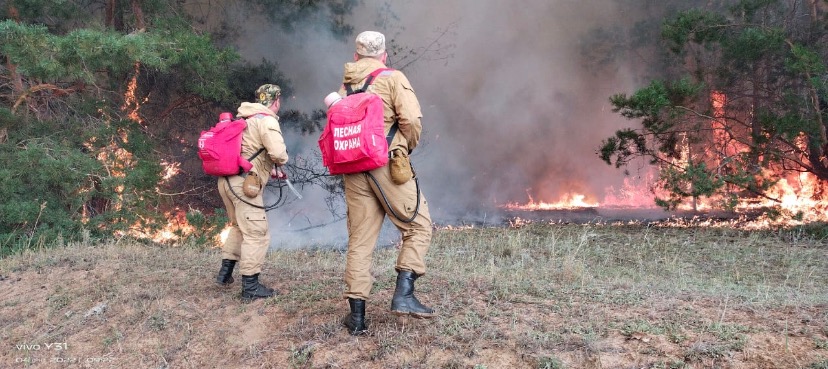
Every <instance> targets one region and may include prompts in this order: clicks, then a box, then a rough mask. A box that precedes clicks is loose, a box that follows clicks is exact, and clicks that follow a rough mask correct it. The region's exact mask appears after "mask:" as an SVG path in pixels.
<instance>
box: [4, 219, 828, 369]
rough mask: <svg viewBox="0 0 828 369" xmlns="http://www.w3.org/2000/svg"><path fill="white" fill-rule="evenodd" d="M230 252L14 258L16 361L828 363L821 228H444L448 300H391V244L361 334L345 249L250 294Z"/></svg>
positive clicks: (317, 257)
mask: <svg viewBox="0 0 828 369" xmlns="http://www.w3.org/2000/svg"><path fill="white" fill-rule="evenodd" d="M218 258H219V256H218V253H217V251H216V250H213V249H205V248H201V247H196V246H190V247H178V248H171V247H152V246H146V245H141V244H136V243H126V242H121V243H106V244H98V245H81V244H73V245H69V246H67V247H63V248H58V249H52V250H43V251H35V252H27V253H24V254H20V255H15V256H11V257H7V258H5V259H3V260H0V275H2V277H0V285H2V292H0V295H1V296H2V303H1V304H0V332H2V333H0V337H2V341H3V342H6V343H7V345H6V348H4V349H3V350H2V351H0V367H22V366H25V365H26V364H27V363H31V367H55V366H59V365H60V363H62V362H66V361H67V360H75V362H76V363H80V365H77V366H81V367H90V368H95V367H169V368H204V367H222V368H224V367H226V368H242V367H272V368H353V367H361V368H475V369H478V368H489V369H491V368H632V367H635V368H710V367H718V368H824V367H826V365H828V309H827V308H828V241H826V238H825V237H824V236H819V233H816V232H813V230H809V231H805V230H803V229H801V228H798V229H797V230H786V231H749V230H740V229H733V228H727V227H717V228H713V227H660V226H653V225H644V224H631V225H630V224H628V225H599V224H585V225H561V224H553V225H549V224H538V223H525V224H521V225H520V226H514V227H509V228H504V227H493V228H475V227H461V228H444V229H438V230H436V231H435V235H434V242H433V246H432V249H431V250H430V252H429V254H428V258H427V262H428V264H429V267H430V270H429V274H428V275H427V276H425V277H423V278H422V279H421V280H420V282H419V283H418V285H417V288H418V295H419V296H420V299H421V300H423V301H425V302H426V303H428V304H430V305H432V307H434V308H436V309H437V310H438V312H439V313H440V315H439V316H438V317H437V318H435V319H433V320H430V321H418V320H409V319H405V318H397V317H395V316H394V315H392V314H390V313H389V311H388V304H389V302H390V297H391V294H392V293H393V291H392V289H393V283H394V273H393V271H392V267H393V263H394V260H395V258H396V250H394V248H393V247H387V248H381V249H378V250H377V251H376V253H375V262H374V269H373V271H374V275H375V278H376V285H375V291H374V295H373V298H372V300H370V301H369V305H368V317H369V324H370V329H371V332H372V333H371V335H370V336H367V337H359V338H355V337H351V336H349V335H347V334H346V333H345V330H344V329H343V328H342V327H341V326H340V323H339V319H340V317H341V316H342V315H343V314H344V313H345V312H346V309H347V304H346V303H345V301H344V300H343V299H342V298H341V292H342V282H341V276H342V272H343V268H344V255H343V254H342V253H341V251H337V250H326V249H315V250H302V251H295V250H294V251H274V252H272V253H271V254H269V255H268V259H267V264H266V270H265V271H264V273H263V275H262V277H263V280H264V281H265V282H266V283H268V284H270V285H272V286H274V287H276V288H277V289H279V290H281V291H282V294H281V295H278V296H276V297H274V298H271V299H268V300H265V301H258V302H254V303H251V304H243V303H242V302H241V301H240V299H239V297H238V292H239V291H238V289H239V288H240V287H239V285H238V282H236V284H235V285H234V286H233V287H232V288H230V289H222V288H219V287H216V286H214V285H213V283H212V278H213V273H215V271H216V268H217V266H218ZM237 280H238V278H237ZM54 343H58V344H61V345H60V346H56V345H54ZM50 344H51V345H50ZM47 345H49V346H47ZM63 346H65V349H63V348H64V347H63ZM56 347H61V348H62V349H59V350H58V349H56ZM61 360H62V361H61Z"/></svg>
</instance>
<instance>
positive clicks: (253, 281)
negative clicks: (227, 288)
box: [242, 273, 276, 301]
mask: <svg viewBox="0 0 828 369" xmlns="http://www.w3.org/2000/svg"><path fill="white" fill-rule="evenodd" d="M275 293H276V291H274V290H273V289H271V288H267V287H266V286H265V285H263V284H261V283H259V273H256V274H253V275H243V276H242V299H243V300H246V301H252V300H255V299H263V298H267V297H271V296H273V295H274V294H275Z"/></svg>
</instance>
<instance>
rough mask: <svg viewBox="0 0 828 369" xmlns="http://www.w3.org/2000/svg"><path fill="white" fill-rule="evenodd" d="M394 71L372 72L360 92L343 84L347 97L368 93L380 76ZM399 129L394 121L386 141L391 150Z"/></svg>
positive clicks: (384, 69)
mask: <svg viewBox="0 0 828 369" xmlns="http://www.w3.org/2000/svg"><path fill="white" fill-rule="evenodd" d="M393 70H394V69H393V68H379V69H376V70H374V71H373V72H371V74H369V75H368V77H366V78H365V83H364V84H363V85H362V88H360V89H358V90H354V89H353V88H351V85H349V84H347V83H346V84H343V86H344V87H345V93H346V95H348V96H350V95H353V94H358V93H362V92H365V91H367V90H368V86H370V85H371V84H372V83H374V80H375V79H376V77H377V76H379V75H380V74H382V73H383V72H387V71H393ZM398 128H399V125H398V124H397V121H394V124H392V125H391V129H390V130H389V131H388V135H386V136H385V141H386V142H388V148H389V149H390V148H391V141H392V140H394V135H395V134H397V129H398ZM388 155H391V152H390V151H389V153H388Z"/></svg>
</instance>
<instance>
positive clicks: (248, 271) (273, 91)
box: [216, 84, 288, 301]
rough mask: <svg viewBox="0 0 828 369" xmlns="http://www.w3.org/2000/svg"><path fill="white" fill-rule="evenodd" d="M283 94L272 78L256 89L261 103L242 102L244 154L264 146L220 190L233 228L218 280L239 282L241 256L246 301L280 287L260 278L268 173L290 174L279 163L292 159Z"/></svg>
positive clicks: (247, 155) (221, 183)
mask: <svg viewBox="0 0 828 369" xmlns="http://www.w3.org/2000/svg"><path fill="white" fill-rule="evenodd" d="M280 95H281V89H280V88H279V86H277V85H274V84H266V85H262V86H261V87H259V88H258V89H257V90H256V102H255V103H250V102H243V103H241V106H239V109H238V113H237V116H238V117H240V118H245V120H246V121H247V128H245V130H244V132H243V136H242V137H243V138H242V156H244V157H245V158H250V157H253V155H254V154H256V152H258V151H259V150H260V149H264V151H262V152H260V153H259V154H258V155H256V156H255V157H254V158H253V160H251V163H252V164H253V168H252V169H251V170H250V171H249V172H248V173H244V174H241V175H236V176H230V177H222V178H219V179H218V190H219V194H220V195H221V200H222V201H223V202H224V206H225V208H226V209H227V218H228V220H229V223H230V225H231V227H232V228H230V233H229V234H228V236H227V240H226V241H225V243H224V247H223V248H222V250H221V258H222V260H221V269H219V272H218V275H217V276H216V283H218V284H219V285H222V286H227V285H230V284H231V283H233V276H232V274H233V268H234V267H235V266H236V263H237V262H238V264H239V273H240V274H241V276H242V299H244V300H245V301H251V300H254V299H259V298H266V297H271V296H273V295H274V293H278V292H277V291H274V290H273V289H271V288H268V287H266V286H265V285H263V284H262V283H261V282H259V273H260V272H261V271H262V263H263V262H264V258H265V254H266V253H267V249H268V247H269V245H270V230H269V229H268V223H267V216H266V213H265V209H264V199H263V195H262V192H263V191H262V190H261V189H262V188H264V186H265V185H266V184H267V180H268V176H273V177H277V178H284V174H283V173H284V172H283V171H281V170H277V167H279V166H282V165H284V164H285V163H287V160H288V153H287V147H286V146H285V141H284V139H283V137H282V131H281V128H280V127H279V116H277V115H276V114H277V113H278V112H279V108H280V107H281V99H280ZM225 178H227V179H225Z"/></svg>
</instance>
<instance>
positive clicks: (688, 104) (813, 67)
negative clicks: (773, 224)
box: [599, 0, 828, 208]
mask: <svg viewBox="0 0 828 369" xmlns="http://www.w3.org/2000/svg"><path fill="white" fill-rule="evenodd" d="M791 6H794V5H792V4H789V3H786V2H783V1H779V0H741V1H738V2H736V4H734V5H733V6H731V7H730V8H728V9H727V10H729V12H730V13H729V14H728V13H727V12H726V11H725V10H724V9H716V8H715V7H713V6H710V5H708V6H707V7H697V8H694V9H690V10H687V11H684V12H679V13H678V14H677V15H675V16H673V17H670V18H669V19H667V20H665V21H664V23H663V28H662V37H663V39H664V41H665V44H664V46H666V47H667V48H668V49H669V50H670V51H671V52H672V53H673V55H672V63H673V65H674V67H672V68H666V69H665V70H664V71H663V74H664V76H663V77H662V78H659V79H656V80H653V81H652V82H651V83H650V84H649V85H647V86H645V87H643V88H641V89H639V90H637V91H635V92H634V93H633V94H632V95H626V94H616V95H614V96H612V97H611V98H610V101H611V103H612V104H613V107H614V112H616V113H619V114H620V115H621V116H623V117H625V118H628V119H636V120H640V123H641V125H640V128H638V129H624V130H619V131H618V132H616V134H615V136H614V137H611V138H609V139H607V140H605V141H603V142H602V146H601V148H600V152H599V156H600V157H601V159H602V160H604V161H605V162H607V163H608V164H614V165H615V166H616V167H620V166H623V165H626V164H627V163H629V162H630V161H631V160H632V159H634V158H637V157H642V158H647V159H649V160H650V162H651V163H654V164H656V165H657V166H658V169H659V170H660V177H661V185H662V187H663V188H664V189H666V190H667V191H669V192H671V194H670V195H668V196H665V198H662V199H659V201H658V202H659V204H661V205H662V206H665V207H668V208H672V207H675V206H677V205H678V204H679V203H680V202H682V201H683V199H686V198H697V197H699V196H702V197H717V198H719V199H721V202H720V205H721V206H723V207H726V208H727V207H732V206H733V204H735V203H736V202H737V201H738V198H739V197H753V196H758V197H762V196H766V192H767V191H768V190H769V189H770V188H771V187H772V186H773V185H774V184H775V183H777V182H778V181H779V180H780V179H781V178H784V177H786V176H788V175H798V173H800V172H809V173H810V174H812V175H814V176H815V177H816V178H819V179H820V180H828V164H827V163H826V162H825V161H824V160H821V159H820V158H824V157H825V156H826V150H828V142H826V138H825V136H824V135H823V133H822V132H825V130H826V129H828V119H826V118H828V115H826V114H825V108H824V106H825V105H826V103H825V101H826V100H828V99H826V95H828V75H827V74H826V66H825V63H824V60H825V58H826V56H828V47H826V44H825V43H824V42H822V41H820V40H824V39H825V37H828V29H826V28H825V27H824V25H822V24H819V23H817V22H815V21H813V20H814V19H819V18H820V14H819V13H818V14H812V17H808V16H804V17H798V16H794V14H799V13H797V12H796V11H793V10H794V9H791V8H790V7H791ZM807 11H817V12H823V10H821V9H819V8H813V9H812V8H809V9H807ZM822 15H824V14H822ZM685 163H689V164H685Z"/></svg>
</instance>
